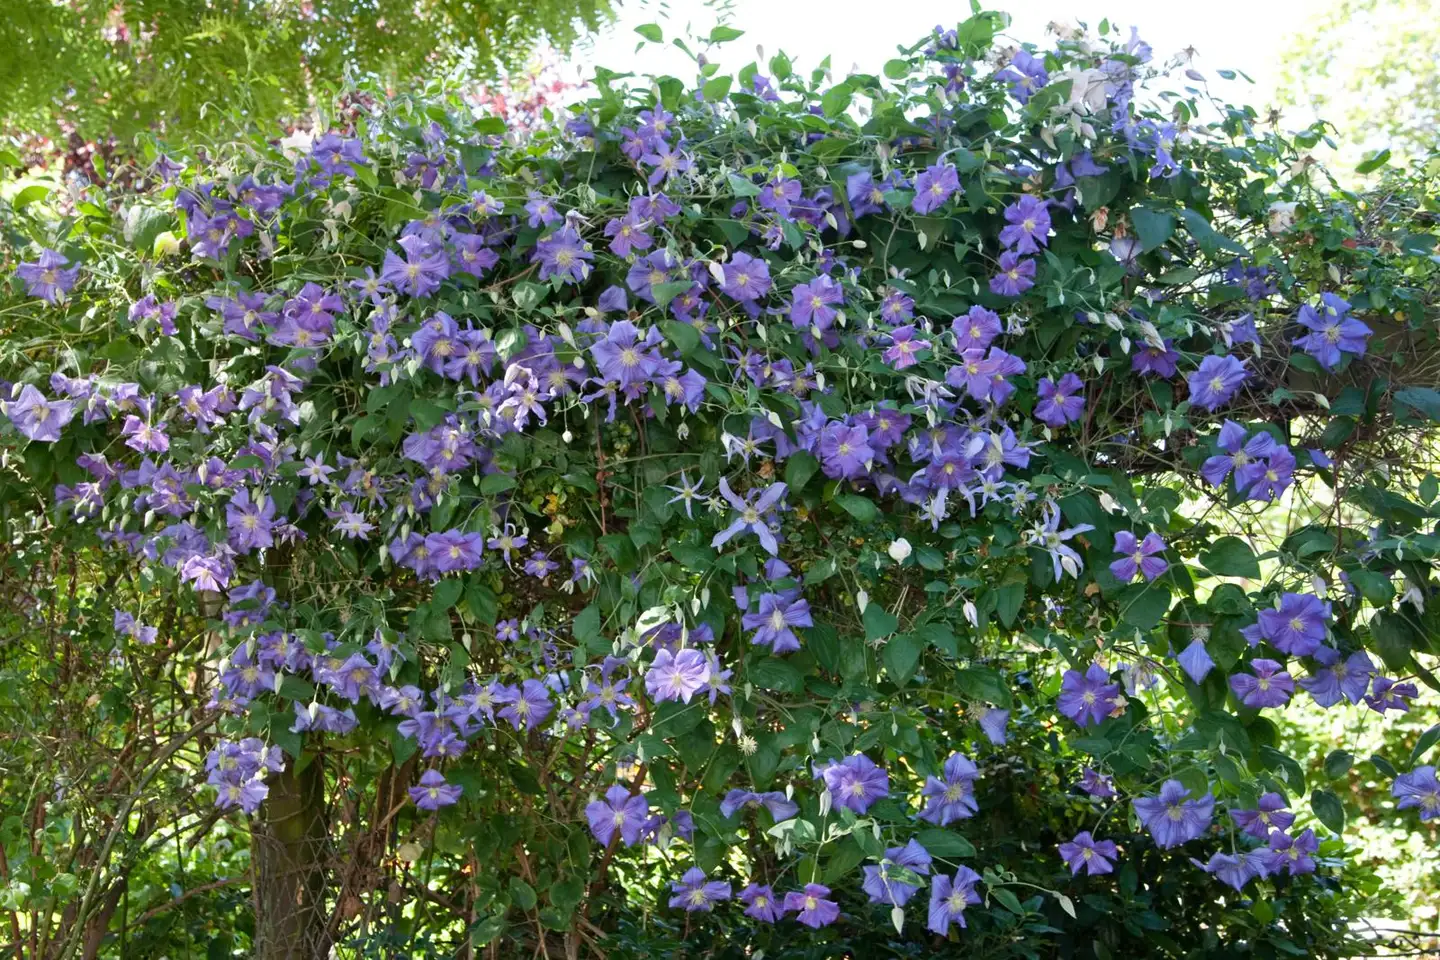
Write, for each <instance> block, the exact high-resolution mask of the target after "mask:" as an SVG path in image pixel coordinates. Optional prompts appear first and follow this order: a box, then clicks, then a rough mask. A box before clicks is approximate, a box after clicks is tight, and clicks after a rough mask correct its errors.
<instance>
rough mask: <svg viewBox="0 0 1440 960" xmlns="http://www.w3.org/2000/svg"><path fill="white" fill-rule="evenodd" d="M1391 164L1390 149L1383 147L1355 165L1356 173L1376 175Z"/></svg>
mask: <svg viewBox="0 0 1440 960" xmlns="http://www.w3.org/2000/svg"><path fill="white" fill-rule="evenodd" d="M1389 162H1390V148H1389V147H1383V148H1382V149H1380V150H1376V151H1375V152H1374V153H1372V154H1370V156H1368V157H1366V158H1365V159H1364V160H1361V161H1360V162H1359V163H1358V164H1356V165H1355V172H1356V173H1374V172H1375V171H1376V170H1379V169H1380V168H1381V167H1383V166H1385V164H1387V163H1389Z"/></svg>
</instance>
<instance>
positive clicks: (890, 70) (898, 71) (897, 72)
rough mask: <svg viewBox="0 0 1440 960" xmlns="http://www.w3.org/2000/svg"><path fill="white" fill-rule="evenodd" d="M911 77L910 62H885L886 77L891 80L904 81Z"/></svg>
mask: <svg viewBox="0 0 1440 960" xmlns="http://www.w3.org/2000/svg"><path fill="white" fill-rule="evenodd" d="M909 75H910V61H909V60H887V61H885V76H886V77H888V78H889V79H891V80H903V79H904V78H905V77H908V76H909Z"/></svg>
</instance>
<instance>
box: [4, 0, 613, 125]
mask: <svg viewBox="0 0 1440 960" xmlns="http://www.w3.org/2000/svg"><path fill="white" fill-rule="evenodd" d="M609 9H610V8H609V6H608V5H607V4H605V3H602V2H597V0H579V2H575V0H523V2H517V0H464V2H447V3H425V4H421V5H420V6H418V7H417V6H416V5H415V4H413V3H406V2H399V0H379V2H377V0H364V2H357V0H340V2H326V3H323V4H308V3H268V2H255V0H229V2H225V3H219V4H217V3H212V2H208V0H139V2H133V3H125V4H119V5H117V4H114V3H106V2H101V0H86V2H80V3H64V4H55V3H48V2H46V0H22V2H20V3H18V4H13V5H11V9H9V10H7V11H6V12H7V16H6V17H5V18H4V21H3V22H0V45H3V46H4V48H5V49H6V50H8V51H10V52H11V54H12V55H11V56H10V57H8V58H7V60H6V62H5V65H4V67H3V68H0V97H3V100H4V103H5V105H6V113H5V116H6V122H7V124H9V125H11V126H13V127H15V128H18V129H22V130H32V129H44V130H48V129H49V128H50V126H51V125H52V123H53V122H55V121H57V120H59V121H62V122H63V123H64V124H66V125H67V129H68V128H79V129H80V130H81V131H82V132H84V133H86V134H89V135H97V134H106V133H112V132H113V133H117V134H119V135H121V136H128V135H130V134H132V133H134V132H136V131H146V130H149V129H151V128H154V127H156V126H162V127H164V128H166V129H167V130H168V131H169V132H170V133H171V135H173V136H177V137H181V138H183V137H184V136H186V135H188V136H192V137H193V136H194V135H195V133H196V132H197V131H201V132H210V131H215V130H217V129H219V128H221V127H222V126H225V125H227V124H229V123H231V122H233V121H236V120H238V121H240V123H241V124H245V123H248V124H252V125H253V127H252V128H253V129H259V128H261V127H267V128H268V127H269V125H270V124H273V123H275V122H276V121H277V120H282V119H291V118H295V117H298V116H301V115H303V114H305V113H307V112H308V107H309V105H310V104H311V103H313V102H315V101H316V100H317V99H318V100H319V101H321V102H324V101H327V100H328V99H329V98H330V97H331V95H333V94H334V93H335V92H336V91H338V90H341V89H344V86H345V84H346V82H347V80H348V81H351V82H354V81H355V80H358V79H362V78H373V79H375V80H378V81H379V82H380V83H382V84H384V83H393V82H397V81H399V82H408V81H410V80H413V79H415V78H417V77H421V76H424V75H427V74H431V75H434V74H438V73H442V72H448V71H450V70H452V69H455V68H457V67H462V68H463V69H465V70H466V71H467V72H468V73H472V74H478V75H479V76H481V77H489V76H493V75H496V74H498V73H501V72H504V71H507V70H517V69H519V68H520V67H522V66H523V65H524V63H525V58H526V57H527V56H529V55H530V53H531V52H532V51H533V50H534V49H535V47H536V46H537V45H538V44H540V43H542V42H549V43H551V44H553V45H555V46H556V47H558V48H560V49H569V48H570V46H571V44H573V43H574V42H575V41H576V39H578V38H579V37H581V36H583V35H584V34H585V33H586V32H588V31H593V30H595V29H596V28H597V27H598V26H599V24H600V23H601V22H603V21H604V19H605V18H606V17H607V16H608V15H609Z"/></svg>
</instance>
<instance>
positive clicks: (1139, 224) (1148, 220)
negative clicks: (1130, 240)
mask: <svg viewBox="0 0 1440 960" xmlns="http://www.w3.org/2000/svg"><path fill="white" fill-rule="evenodd" d="M1130 222H1131V223H1132V224H1134V225H1135V235H1136V236H1137V237H1139V238H1140V251H1141V252H1142V253H1149V252H1150V251H1151V250H1154V249H1155V248H1156V247H1158V246H1160V245H1161V244H1162V243H1164V242H1165V241H1166V240H1169V239H1170V237H1171V235H1172V234H1174V232H1175V218H1174V217H1173V216H1171V215H1170V214H1168V213H1162V212H1160V211H1158V210H1151V209H1150V208H1149V207H1134V208H1132V209H1131V210H1130Z"/></svg>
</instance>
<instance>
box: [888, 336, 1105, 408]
mask: <svg viewBox="0 0 1440 960" xmlns="http://www.w3.org/2000/svg"><path fill="white" fill-rule="evenodd" d="M888 336H889V337H890V345H889V346H888V347H886V348H885V352H884V353H882V354H881V355H880V357H881V359H882V360H884V361H885V362H886V363H887V364H889V365H890V366H891V367H893V368H894V369H896V370H904V369H906V368H908V367H913V366H915V364H917V363H919V362H920V360H919V357H918V356H917V354H919V352H920V351H921V350H928V349H930V341H929V340H921V339H920V338H919V337H917V336H916V335H915V328H914V327H913V326H909V325H906V326H903V327H896V328H895V329H894V330H892V331H891V332H890V333H889V335H888ZM1081 403H1082V405H1083V403H1084V401H1083V400H1082V401H1081Z"/></svg>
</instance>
